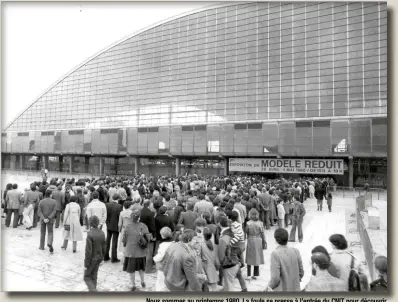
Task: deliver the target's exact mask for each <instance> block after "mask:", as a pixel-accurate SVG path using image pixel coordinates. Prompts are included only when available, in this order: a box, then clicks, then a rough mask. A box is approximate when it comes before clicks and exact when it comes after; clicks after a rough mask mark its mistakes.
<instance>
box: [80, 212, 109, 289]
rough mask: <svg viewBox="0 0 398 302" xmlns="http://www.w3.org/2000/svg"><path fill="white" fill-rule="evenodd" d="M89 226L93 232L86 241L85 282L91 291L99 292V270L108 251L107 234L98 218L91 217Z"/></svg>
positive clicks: (90, 232)
mask: <svg viewBox="0 0 398 302" xmlns="http://www.w3.org/2000/svg"><path fill="white" fill-rule="evenodd" d="M89 224H90V227H91V230H90V231H89V232H88V233H87V239H86V253H85V258H84V267H85V271H84V282H85V283H86V284H87V287H88V290H89V291H97V276H98V269H99V266H100V263H101V262H102V260H103V259H104V255H105V249H106V243H105V234H104V232H103V231H101V230H100V229H99V228H98V224H99V219H98V217H97V216H95V215H94V216H91V217H90V219H89Z"/></svg>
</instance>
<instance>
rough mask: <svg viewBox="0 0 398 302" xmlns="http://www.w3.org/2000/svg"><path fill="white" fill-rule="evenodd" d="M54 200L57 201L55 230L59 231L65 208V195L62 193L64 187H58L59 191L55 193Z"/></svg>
mask: <svg viewBox="0 0 398 302" xmlns="http://www.w3.org/2000/svg"><path fill="white" fill-rule="evenodd" d="M52 198H53V199H54V200H55V201H56V211H57V212H56V214H55V228H56V229H57V228H58V227H59V222H60V220H61V214H62V210H63V208H64V206H65V193H64V192H62V186H58V187H57V190H56V191H53V194H52Z"/></svg>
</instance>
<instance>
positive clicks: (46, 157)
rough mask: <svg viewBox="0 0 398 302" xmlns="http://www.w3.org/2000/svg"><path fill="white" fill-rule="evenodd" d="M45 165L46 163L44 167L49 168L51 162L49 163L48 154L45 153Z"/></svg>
mask: <svg viewBox="0 0 398 302" xmlns="http://www.w3.org/2000/svg"><path fill="white" fill-rule="evenodd" d="M43 165H44V169H47V170H48V168H49V164H48V155H43Z"/></svg>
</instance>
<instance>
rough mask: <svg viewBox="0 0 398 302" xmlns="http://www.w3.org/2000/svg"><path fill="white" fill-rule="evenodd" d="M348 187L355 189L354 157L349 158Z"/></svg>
mask: <svg viewBox="0 0 398 302" xmlns="http://www.w3.org/2000/svg"><path fill="white" fill-rule="evenodd" d="M348 186H349V187H350V188H352V187H354V159H353V157H352V156H350V157H348Z"/></svg>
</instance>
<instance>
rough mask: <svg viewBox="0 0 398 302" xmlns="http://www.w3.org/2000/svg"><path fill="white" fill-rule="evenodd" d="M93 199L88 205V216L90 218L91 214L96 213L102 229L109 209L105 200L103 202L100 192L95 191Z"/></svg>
mask: <svg viewBox="0 0 398 302" xmlns="http://www.w3.org/2000/svg"><path fill="white" fill-rule="evenodd" d="M92 196H93V200H92V201H91V202H90V203H89V204H88V206H87V217H88V218H89V219H90V217H91V216H93V215H95V216H97V217H98V219H99V221H100V222H99V226H98V227H99V228H100V229H101V230H102V226H103V225H104V224H105V223H106V215H107V210H106V206H105V203H104V202H101V201H100V200H99V199H98V198H99V193H98V192H97V191H94V192H93V194H92Z"/></svg>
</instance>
